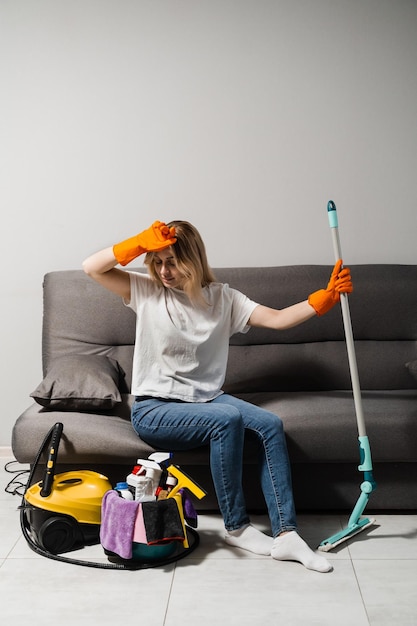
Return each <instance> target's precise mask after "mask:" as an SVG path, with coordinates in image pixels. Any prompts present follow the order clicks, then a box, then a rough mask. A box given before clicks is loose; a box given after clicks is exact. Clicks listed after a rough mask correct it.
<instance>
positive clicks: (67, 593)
mask: <svg viewBox="0 0 417 626" xmlns="http://www.w3.org/2000/svg"><path fill="white" fill-rule="evenodd" d="M28 564H29V566H28ZM173 571H174V566H172V565H171V566H169V567H167V568H164V569H149V570H144V571H136V572H129V571H113V570H110V571H108V570H99V569H90V568H86V567H80V566H77V565H68V564H66V563H58V562H56V561H51V560H49V559H45V558H40V559H37V560H31V561H28V560H27V559H7V561H6V563H3V565H2V567H1V568H0V592H1V593H0V595H1V598H2V603H1V616H2V621H3V623H8V622H12V623H13V624H14V626H20V625H23V624H27V623H34V624H42V626H56V624H57V623H59V625H60V626H73V625H74V624H77V626H91V624H95V623H99V624H100V625H101V626H103V625H104V626H114V625H115V624H123V625H124V626H130V625H132V626H133V625H134V626H137V624H138V623H141V624H146V625H147V626H161V625H162V624H163V623H164V618H165V613H166V609H167V605H168V600H169V594H170V588H171V580H172V574H173ZM58 616H59V617H58ZM34 618H35V620H36V619H37V620H38V621H34Z"/></svg>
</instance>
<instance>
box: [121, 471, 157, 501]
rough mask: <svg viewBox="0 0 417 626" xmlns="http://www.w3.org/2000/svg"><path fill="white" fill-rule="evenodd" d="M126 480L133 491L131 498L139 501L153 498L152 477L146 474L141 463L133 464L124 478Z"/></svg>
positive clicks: (154, 490)
mask: <svg viewBox="0 0 417 626" xmlns="http://www.w3.org/2000/svg"><path fill="white" fill-rule="evenodd" d="M126 482H127V484H128V485H129V487H130V488H131V489H132V491H133V494H134V496H133V499H134V500H138V501H139V502H151V501H152V500H155V492H156V488H155V489H154V484H153V481H152V477H151V476H148V475H147V473H146V469H145V468H143V467H142V465H135V467H134V468H133V470H132V472H131V473H130V474H129V476H128V477H127V478H126Z"/></svg>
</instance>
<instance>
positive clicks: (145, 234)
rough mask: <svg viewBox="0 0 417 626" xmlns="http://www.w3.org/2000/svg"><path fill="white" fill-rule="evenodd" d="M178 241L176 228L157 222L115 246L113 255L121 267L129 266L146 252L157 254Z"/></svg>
mask: <svg viewBox="0 0 417 626" xmlns="http://www.w3.org/2000/svg"><path fill="white" fill-rule="evenodd" d="M176 241H177V239H176V237H175V227H174V226H171V227H169V226H167V225H166V224H165V222H160V221H159V220H157V221H156V222H154V223H153V224H152V226H150V227H149V228H147V229H146V230H144V231H142V232H141V233H139V234H138V235H135V236H134V237H130V239H126V240H125V241H121V242H120V243H117V244H115V245H114V246H113V253H114V256H115V258H116V259H117V262H118V263H120V265H127V264H128V263H130V262H131V261H133V259H135V258H136V257H138V256H140V255H141V254H144V253H145V252H157V251H158V250H164V249H165V248H169V246H172V245H173V244H174V243H175V242H176Z"/></svg>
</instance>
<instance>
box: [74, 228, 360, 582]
mask: <svg viewBox="0 0 417 626" xmlns="http://www.w3.org/2000/svg"><path fill="white" fill-rule="evenodd" d="M143 253H146V257H145V264H146V265H147V266H148V270H149V274H150V276H147V275H145V274H140V273H138V272H128V271H126V270H122V269H119V268H116V265H117V264H120V265H122V266H125V265H127V264H128V263H130V262H131V261H132V260H133V259H135V258H136V257H137V256H139V255H141V254H143ZM83 268H84V271H85V272H86V273H87V274H88V275H89V276H91V277H92V278H93V279H94V280H96V281H97V282H98V283H100V284H101V285H103V287H105V288H107V289H109V290H110V291H112V292H114V293H116V294H117V295H119V296H121V297H122V298H123V300H124V303H125V304H126V305H127V306H129V307H131V308H132V309H133V310H134V311H135V313H136V316H137V323H136V340H135V350H134V357H133V373H132V394H133V395H134V396H135V402H134V405H133V407H132V425H133V428H134V429H135V431H136V432H137V434H138V435H139V436H140V437H141V439H143V441H145V442H147V443H148V444H150V445H151V446H153V447H154V448H157V449H164V450H174V451H175V450H186V449H190V448H195V447H198V446H202V445H204V444H208V445H209V446H210V466H211V471H212V477H213V482H214V486H215V490H216V496H217V499H218V503H219V508H220V511H221V513H222V516H223V520H224V525H225V541H226V542H227V543H228V544H230V545H232V546H236V547H239V548H242V549H244V550H249V551H251V552H254V553H256V554H263V555H271V556H272V557H273V558H274V559H277V560H295V561H299V562H301V563H302V564H303V565H305V567H307V568H309V569H313V570H316V571H320V572H328V571H330V570H331V569H332V567H331V565H330V563H329V562H328V561H327V560H326V559H325V558H324V557H323V556H321V555H319V554H316V553H315V552H313V551H312V550H311V549H310V548H309V547H308V546H307V544H306V543H305V542H304V541H303V539H302V538H301V537H300V536H299V535H298V534H297V524H296V515H295V510H294V502H293V495H292V488H291V475H290V464H289V461H288V455H287V449H286V442H285V434H284V431H283V425H282V422H281V420H280V419H279V418H278V417H277V416H276V415H274V414H273V413H270V412H268V411H265V410H264V409H261V408H259V407H256V406H254V405H252V404H250V403H247V402H244V401H242V400H239V399H237V398H234V397H232V396H230V395H228V394H225V393H223V392H222V385H223V382H224V378H225V372H226V364H227V356H228V346H229V337H230V336H231V335H232V334H234V333H236V332H247V331H248V330H249V328H250V327H251V326H258V327H263V328H272V329H276V330H282V329H286V328H290V327H292V326H296V325H298V324H301V323H302V322H305V321H307V320H308V319H310V318H312V317H313V316H315V315H323V314H324V313H326V312H327V311H328V310H330V309H331V308H332V307H333V306H334V305H335V304H336V303H337V302H338V301H339V300H340V293H350V292H351V291H352V282H351V277H350V271H349V270H348V269H347V268H344V269H342V261H341V260H340V261H339V262H338V263H336V265H335V267H334V269H333V272H332V275H331V278H330V282H329V284H328V286H327V288H326V289H321V290H320V291H316V292H314V293H312V294H310V296H309V297H308V299H307V300H305V301H303V302H299V303H297V304H294V305H292V306H290V307H287V308H285V309H282V310H276V309H272V308H269V307H266V306H263V305H261V304H259V303H257V302H254V301H252V300H250V299H249V298H247V297H246V296H245V295H244V294H242V293H240V292H238V291H236V290H234V289H231V288H230V287H229V286H228V285H225V284H222V283H218V282H216V280H215V277H214V276H213V273H212V271H211V269H210V267H209V265H208V262H207V257H206V252H205V247H204V243H203V241H202V239H201V237H200V235H199V233H198V231H197V230H196V228H195V227H194V226H192V225H191V224H190V223H189V222H185V221H175V222H171V223H169V224H168V225H166V224H164V223H163V222H154V224H153V225H152V226H151V227H150V228H148V229H147V230H145V231H143V232H142V233H140V234H139V235H136V236H134V237H132V238H130V239H127V240H126V241H122V242H120V243H118V244H116V245H114V246H112V247H110V248H106V249H104V250H101V251H100V252H97V253H96V254H93V255H92V256H90V257H89V258H87V259H86V260H85V261H84V263H83ZM245 431H251V432H252V433H253V434H254V435H255V436H256V437H257V439H258V442H259V450H260V479H261V487H262V490H263V494H264V497H265V501H266V504H267V508H268V514H269V518H270V521H271V528H272V535H273V537H268V536H267V535H265V534H263V533H262V532H260V531H259V530H257V529H256V528H254V527H253V526H252V525H251V524H250V520H249V517H248V514H247V511H246V506H245V499H244V494H243V490H242V485H241V477H242V450H243V443H244V436H245Z"/></svg>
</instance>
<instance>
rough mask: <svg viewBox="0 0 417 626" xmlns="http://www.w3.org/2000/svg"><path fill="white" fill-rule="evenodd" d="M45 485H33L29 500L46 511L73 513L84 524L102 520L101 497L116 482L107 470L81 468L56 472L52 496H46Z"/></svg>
mask: <svg viewBox="0 0 417 626" xmlns="http://www.w3.org/2000/svg"><path fill="white" fill-rule="evenodd" d="M41 489H42V483H36V484H34V485H32V486H31V487H29V489H28V490H27V491H26V493H25V499H26V501H27V502H28V503H29V504H32V505H33V506H36V507H38V508H40V509H44V510H45V511H52V512H54V513H62V514H63V515H71V516H72V517H74V518H75V519H76V520H77V521H78V522H79V523H80V524H100V522H101V501H102V499H103V496H104V494H105V493H106V491H109V490H110V489H112V486H111V484H110V481H109V479H108V478H107V477H106V476H103V474H99V473H97V472H93V471H91V470H79V471H73V472H64V473H62V474H57V475H56V476H54V480H53V485H52V490H51V493H50V494H49V496H46V497H42V496H41V495H40V493H41Z"/></svg>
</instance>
